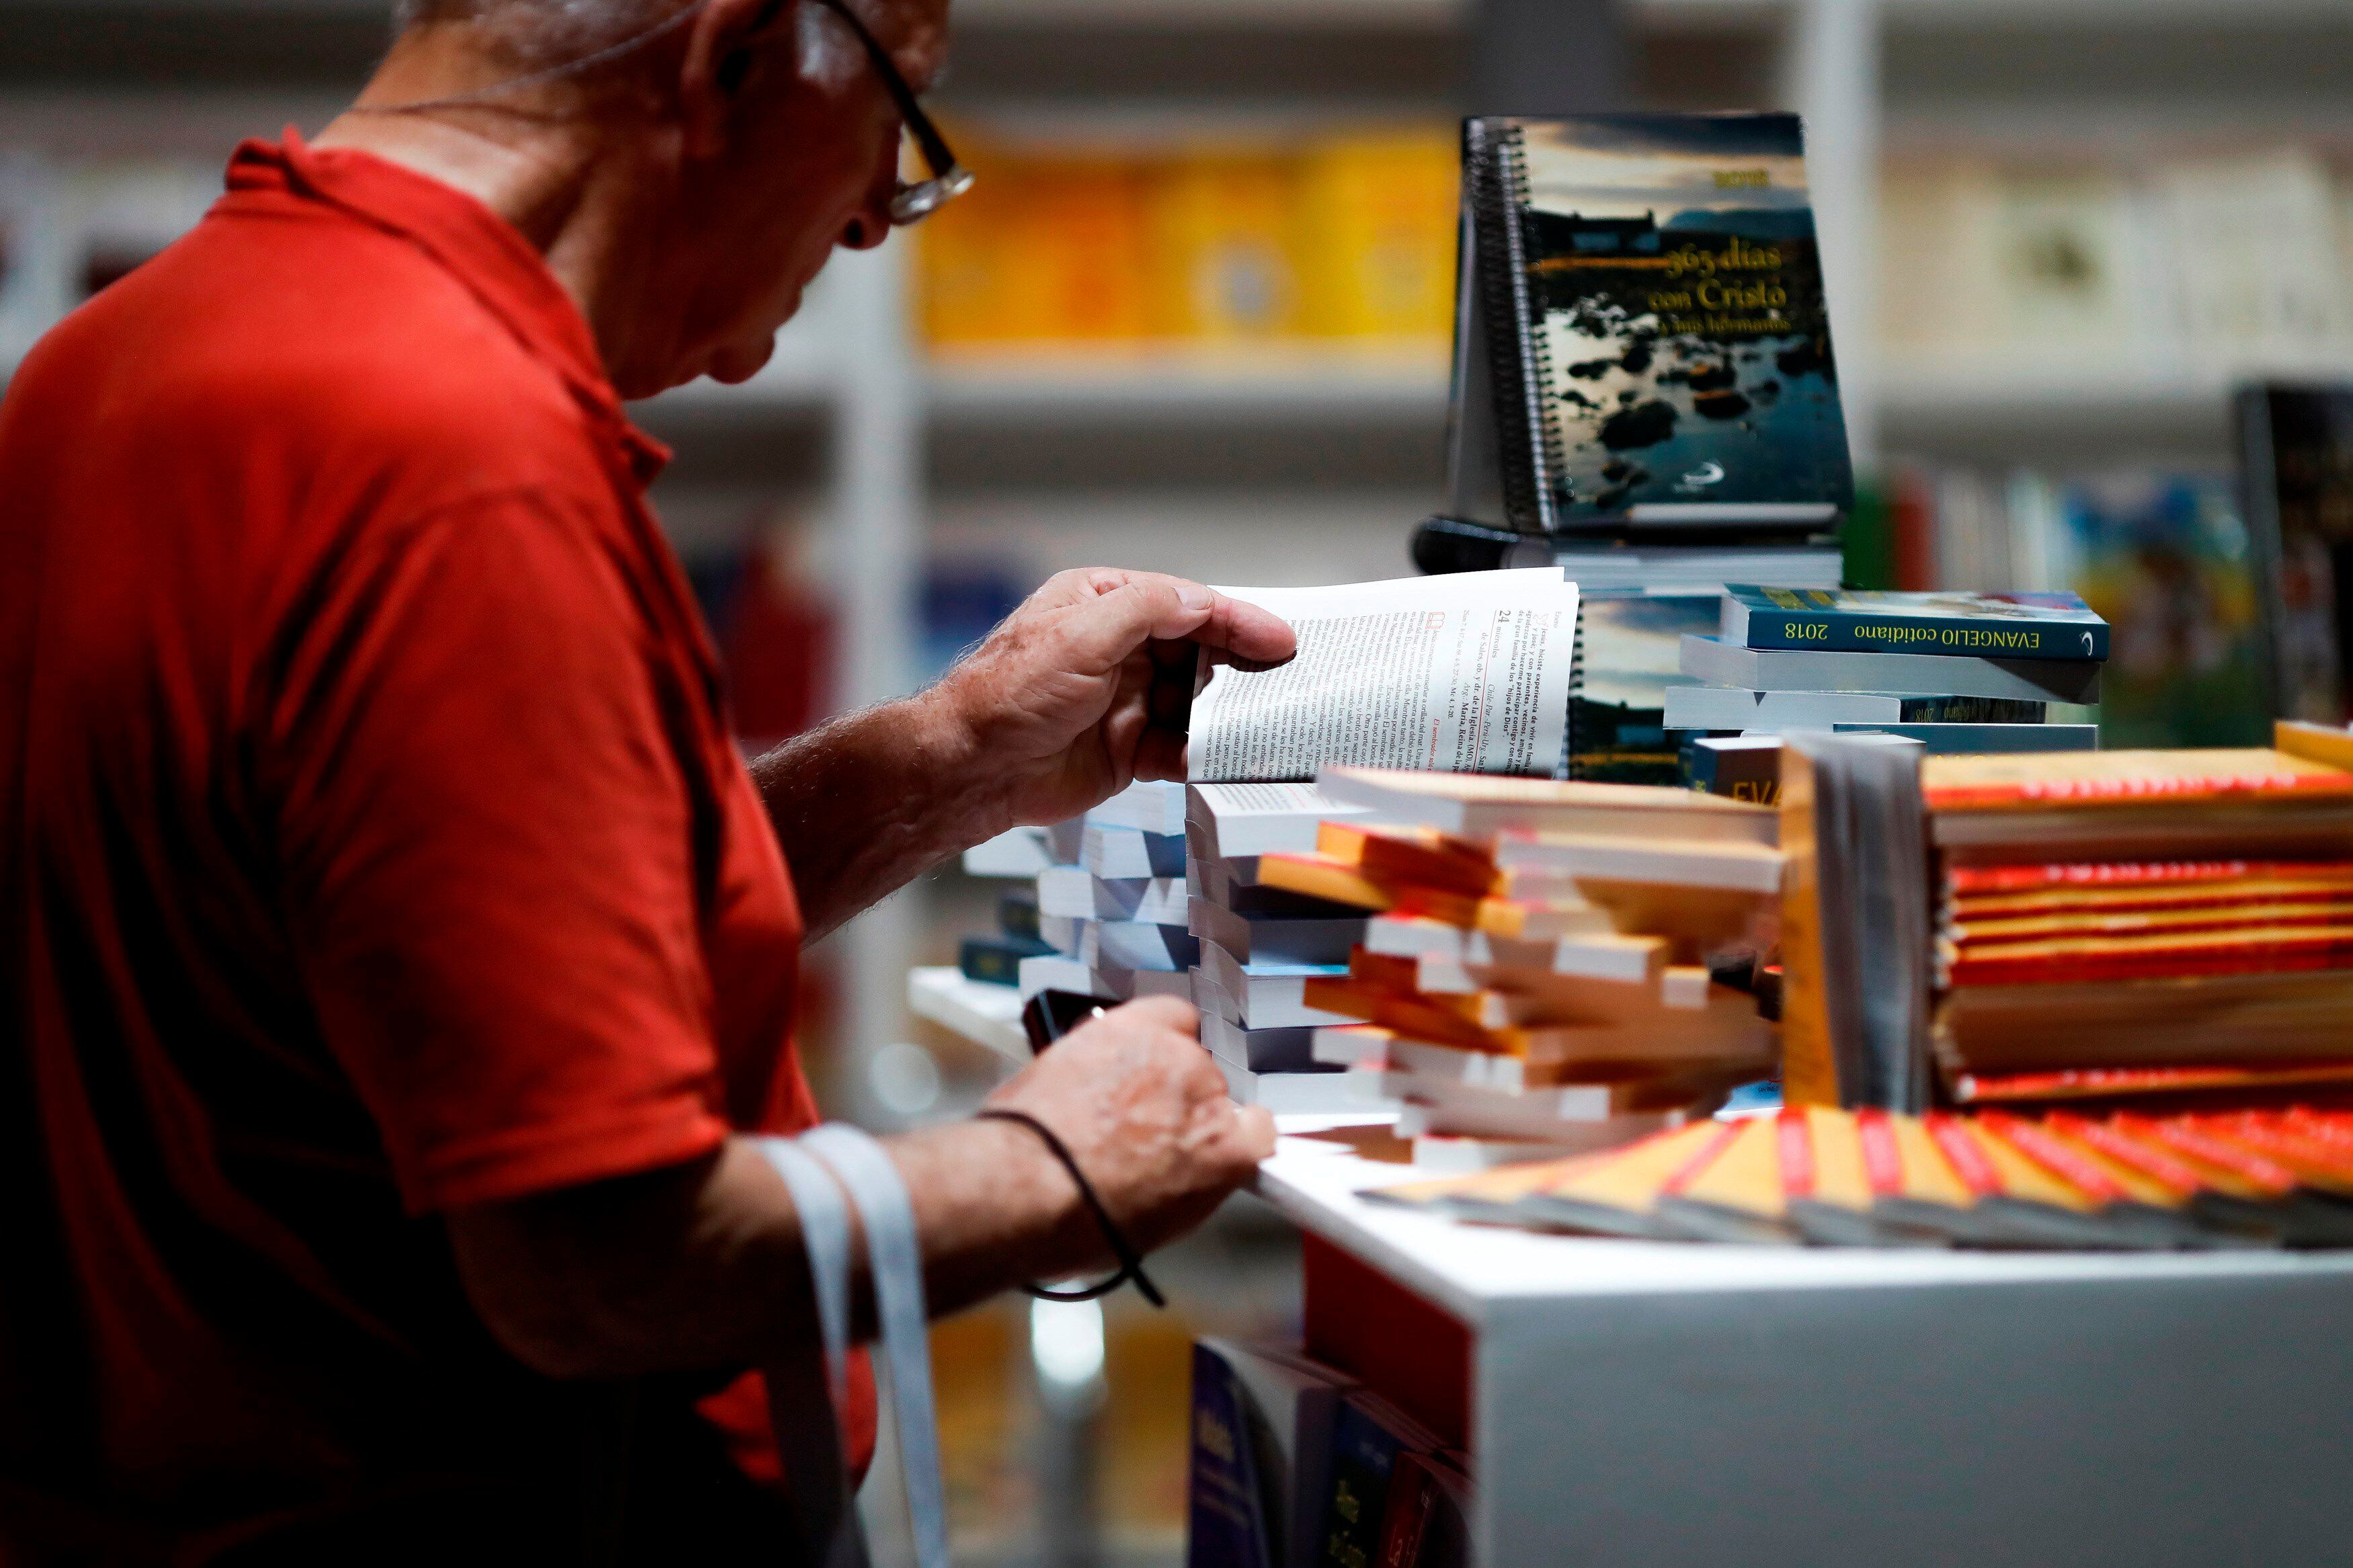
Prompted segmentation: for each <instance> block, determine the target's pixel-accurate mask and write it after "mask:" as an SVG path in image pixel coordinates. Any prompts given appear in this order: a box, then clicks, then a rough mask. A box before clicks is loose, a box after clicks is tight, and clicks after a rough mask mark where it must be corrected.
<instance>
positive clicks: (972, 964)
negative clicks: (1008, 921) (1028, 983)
mask: <svg viewBox="0 0 2353 1568" xmlns="http://www.w3.org/2000/svg"><path fill="white" fill-rule="evenodd" d="M1053 951H1054V950H1053V949H1052V948H1051V947H1049V946H1048V945H1047V944H1046V943H1044V942H1039V941H1038V940H1036V939H1035V938H1032V937H1018V936H968V937H965V939H964V941H963V942H959V943H958V944H957V946H956V967H957V968H958V969H960V970H962V971H963V972H964V977H965V979H966V980H977V981H979V982H980V983H981V984H985V985H1018V984H1021V961H1022V960H1023V959H1025V958H1043V957H1045V956H1046V955H1047V954H1048V953H1050V952H1053Z"/></svg>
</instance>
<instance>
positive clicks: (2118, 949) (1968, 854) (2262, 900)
mask: <svg viewBox="0 0 2353 1568" xmlns="http://www.w3.org/2000/svg"><path fill="white" fill-rule="evenodd" d="M2054 763H2055V759H2042V760H2040V765H2029V763H2028V760H2027V759H2006V760H2000V761H1997V760H1995V759H1962V758H1931V759H1928V760H1927V761H1926V762H1925V763H1923V765H1922V774H1921V801H1922V805H1923V806H1924V808H1925V809H1926V813H1927V817H1928V827H1929V834H1930V837H1931V840H1932V842H1934V843H1935V844H1936V846H1937V847H1939V848H1940V849H1941V850H1942V851H1943V854H1942V857H1941V858H1942V867H1941V870H1940V871H1939V873H1938V875H1937V877H1936V887H1935V890H1934V896H1935V900H1936V923H1935V942H1936V947H1935V970H1934V983H1935V986H1936V1005H1935V1009H1934V1012H1933V1014H1932V1016H1931V1041H1932V1045H1933V1048H1934V1050H1935V1053H1936V1062H1937V1065H1938V1068H1940V1071H1941V1074H1942V1077H1943V1079H1944V1080H1945V1086H1946V1088H1947V1090H1948V1091H1949V1093H1950V1095H1951V1098H1953V1099H1954V1100H1959V1101H1962V1102H1965V1103H1966V1102H1971V1101H1977V1102H2015V1101H2021V1100H2031V1099H2054V1100H2055V1099H2082V1098H2088V1097H2091V1096H2094V1095H2100V1094H2114V1093H2125V1092H2137V1093H2154V1092H2160V1091H2165V1090H2174V1091H2180V1092H2188V1091H2196V1090H2210V1089H2225V1088H2228V1089H2252V1088H2260V1087H2264V1086H2267V1085H2276V1086H2280V1087H2295V1086H2301V1085H2305V1084H2310V1083H2315V1082H2326V1081H2329V1080H2331V1079H2342V1078H2348V1077H2353V773H2348V772H2346V771H2344V770H2343V769H2341V768H2337V767H2334V766H2331V765H2329V764H2328V763H2326V762H2323V761H2320V760H2318V759H2316V758H2314V757H2310V756H2300V755H2296V754H2294V753H2293V752H2280V751H2242V752H2107V753H2104V754H2102V755H2099V756H2097V757H2091V756H2079V757H2076V758H2073V759H2071V760H2070V765H2067V766H2057V765H2054ZM2085 849H2089V850H2091V851H2094V854H2085V853H2084V850H2085ZM2201 849H2202V851H2203V853H2204V855H2205V856H2211V858H2182V851H2184V850H2188V851H2189V852H2190V853H2191V854H2192V855H2198V854H2200V851H2201Z"/></svg>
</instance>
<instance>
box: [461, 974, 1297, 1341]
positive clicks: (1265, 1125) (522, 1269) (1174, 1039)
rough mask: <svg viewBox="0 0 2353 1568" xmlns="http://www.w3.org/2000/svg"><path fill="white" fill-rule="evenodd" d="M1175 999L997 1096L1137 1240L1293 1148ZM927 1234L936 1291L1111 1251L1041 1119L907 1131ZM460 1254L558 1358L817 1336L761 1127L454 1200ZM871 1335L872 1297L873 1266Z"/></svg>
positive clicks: (502, 1313)
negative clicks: (605, 1177)
mask: <svg viewBox="0 0 2353 1568" xmlns="http://www.w3.org/2000/svg"><path fill="white" fill-rule="evenodd" d="M1192 1023H1193V1020H1192V1010H1191V1009H1190V1008H1188V1007H1187V1006H1185V1005H1183V1004H1182V1003H1178V1002H1175V1001H1171V1000H1167V999H1165V998H1163V999H1158V1000H1155V1001H1152V1002H1145V1003H1138V1004H1136V1005H1134V1006H1131V1007H1124V1008H1121V1009H1119V1010H1118V1011H1116V1012H1114V1013H1113V1014H1112V1015H1111V1016H1108V1017H1106V1018H1104V1019H1102V1020H1099V1021H1098V1022H1096V1023H1093V1024H1091V1025H1089V1026H1087V1027H1086V1028H1084V1029H1082V1030H1079V1031H1076V1032H1074V1033H1073V1034H1072V1035H1071V1037H1069V1038H1068V1039H1066V1040H1064V1041H1063V1042H1062V1043H1061V1044H1060V1045H1058V1046H1056V1047H1054V1049H1053V1050H1052V1051H1050V1052H1049V1053H1048V1054H1047V1055H1046V1056H1045V1057H1044V1058H1040V1059H1039V1061H1038V1062H1036V1063H1034V1064H1033V1065H1032V1066H1031V1067H1029V1068H1027V1069H1025V1070H1024V1071H1023V1072H1022V1073H1021V1074H1020V1075H1019V1076H1018V1077H1016V1078H1015V1079H1012V1080H1011V1081H1009V1082H1008V1083H1007V1084H1006V1085H1005V1086H1004V1087H1003V1088H1001V1089H998V1090H997V1093H996V1094H995V1095H994V1096H992V1097H991V1102H992V1103H996V1104H1003V1105H1008V1106H1013V1107H1018V1109H1021V1110H1026V1111H1028V1112H1029V1114H1031V1115H1033V1116H1035V1117H1037V1118H1038V1119H1039V1120H1040V1121H1044V1122H1045V1123H1046V1124H1047V1125H1048V1126H1050V1127H1052V1128H1054V1129H1055V1130H1056V1131H1057V1132H1059V1133H1060V1135H1061V1137H1062V1139H1063V1141H1064V1142H1066V1143H1068V1144H1069V1145H1070V1147H1071V1152H1072V1153H1073V1154H1074V1155H1075V1156H1076V1157H1077V1159H1078V1161H1079V1163H1080V1166H1081V1168H1082V1170H1084V1171H1086V1172H1087V1173H1088V1176H1089V1179H1090V1180H1091V1181H1092V1184H1094V1186H1095V1188H1096V1190H1097V1192H1098V1193H1100V1194H1102V1196H1103V1201H1104V1203H1105V1204H1106V1205H1108V1206H1109V1207H1110V1209H1111V1211H1112V1213H1113V1215H1115V1216H1116V1217H1117V1219H1118V1220H1119V1223H1120V1224H1121V1226H1122V1227H1123V1228H1124V1229H1125V1230H1127V1231H1128V1232H1129V1234H1130V1235H1131V1236H1132V1237H1134V1240H1135V1241H1136V1243H1137V1245H1139V1246H1142V1247H1153V1246H1156V1245H1158V1244H1159V1243H1160V1242H1163V1241H1165V1240H1167V1239H1168V1238H1169V1237H1173V1236H1175V1235H1176V1234H1179V1233H1180V1232H1182V1231H1184V1230H1187V1229H1190V1228H1191V1227H1192V1226H1195V1225H1198V1223H1199V1222H1200V1221H1201V1220H1202V1219H1203V1218H1205V1217H1207V1216H1208V1214H1209V1213H1210V1211H1211V1210H1213V1209H1214V1208H1215V1207H1216V1206H1217V1205H1218V1204H1219V1202H1220V1201H1221V1200H1222V1199H1223V1198H1224V1197H1225V1195H1226V1194H1228V1193H1229V1192H1231V1191H1232V1190H1233V1189H1234V1187H1235V1186H1237V1185H1238V1184H1240V1183H1241V1182H1242V1181H1244V1180H1246V1179H1247V1178H1248V1176H1249V1174H1250V1171H1251V1170H1252V1169H1253V1168H1254V1167H1255V1165H1256V1163H1257V1162H1258V1161H1259V1160H1260V1159H1261V1158H1263V1157H1264V1156H1265V1155H1266V1154H1267V1153H1268V1152H1270V1151H1271V1147H1272V1142H1273V1131H1272V1124H1271V1122H1270V1121H1268V1119H1267V1117H1266V1115H1265V1113H1264V1112H1263V1111H1261V1110H1246V1109H1243V1108H1240V1107H1237V1106H1235V1105H1233V1104H1232V1103H1231V1102H1230V1101H1229V1100H1227V1099H1226V1095H1225V1080H1224V1079H1222V1078H1220V1077H1219V1075H1218V1073H1217V1071H1216V1069H1215V1068H1213V1067H1211V1066H1210V1065H1209V1062H1208V1056H1207V1054H1206V1053H1205V1052H1203V1051H1202V1049H1201V1047H1200V1046H1199V1045H1198V1044H1197V1043H1196V1042H1195V1041H1194V1039H1193V1038H1192ZM885 1147H886V1148H887V1149H888V1150H889V1152H890V1154H891V1158H892V1162H893V1163H895V1164H896V1165H897V1166H898V1168H899V1172H900V1174H901V1175H902V1177H903V1178H904V1180H905V1182H906V1184H907V1190H908V1195H909V1197H910V1198H911V1199H912V1200H913V1205H914V1209H915V1226H916V1234H917V1236H918V1237H920V1238H921V1241H922V1244H923V1260H924V1276H925V1291H926V1297H927V1300H928V1301H929V1303H930V1306H931V1308H932V1310H934V1312H947V1311H953V1310H956V1309H958V1308H960V1307H964V1306H966V1305H969V1304H970V1303H972V1302H974V1301H977V1300H982V1299H983V1298H985V1297H987V1296H991V1295H994V1294H996V1293H997V1291H1000V1290H1003V1289H1007V1288H1008V1287H1009V1286H1012V1285H1015V1284H1018V1283H1020V1282H1022V1281H1024V1280H1029V1279H1053V1278H1060V1277H1063V1276H1066V1275H1069V1274H1071V1273H1073V1272H1076V1271H1079V1270H1082V1269H1087V1268H1094V1267H1098V1266H1100V1265H1101V1264H1103V1262H1104V1261H1105V1254H1104V1249H1103V1241H1102V1237H1101V1235H1100V1233H1099V1232H1098V1231H1097V1230H1096V1228H1095V1226H1094V1222H1093V1220H1092V1217H1090V1216H1089V1215H1087V1213H1086V1211H1085V1209H1084V1208H1083V1206H1082V1205H1081V1203H1080V1201H1079V1198H1078V1192H1077V1188H1076V1187H1075V1186H1074V1185H1073V1184H1071V1179H1070V1177H1069V1175H1068V1174H1067V1173H1064V1171H1063V1170H1062V1167H1061V1166H1060V1163H1057V1162H1056V1161H1055V1160H1054V1159H1053V1157H1052V1156H1051V1155H1050V1154H1049V1153H1048V1152H1046V1150H1045V1148H1044V1146H1043V1145H1042V1144H1041V1143H1040V1142H1039V1141H1038V1139H1037V1137H1036V1135H1035V1134H1033V1133H1031V1132H1030V1131H1029V1130H1028V1129H1026V1128H1022V1127H1018V1126H1012V1125H1009V1124H1008V1123H1005V1122H1002V1121H966V1122H959V1123H955V1124H953V1125H950V1126H945V1127H940V1128H934V1129H932V1130H929V1131H922V1132H916V1133H910V1134H907V1135H905V1136H902V1137H898V1138H893V1139H890V1140H888V1141H887V1142H886V1144H885ZM449 1232H450V1239H451V1243H452V1246H453V1247H454V1248H455V1251H456V1255H457V1260H458V1266H459V1274H460V1276H461V1277H462V1278H463V1279H464V1280H465V1284H466V1289H467V1292H468V1294H469V1295H470V1297H471V1298H472V1300H473V1302H474V1305H475V1308H476V1310H478V1311H480V1313H481V1315H482V1318H483V1321H485V1322H486V1323H488V1324H489V1326H490V1328H491V1331H492V1332H493V1333H494V1334H495V1335H496V1336H497V1337H498V1338H499V1340H500V1342H501V1343H503V1344H505V1345H506V1346H507V1348H508V1349H509V1350H510V1351H512V1352H513V1353H514V1354H515V1355H517V1356H518V1357H520V1358H521V1359H522V1361H524V1362H525V1363H528V1364H529V1365H531V1366H533V1367H534V1368H536V1369H537V1370H539V1371H541V1372H543V1373H548V1374H550V1375H552V1376H558V1377H616V1376H626V1375H631V1374H635V1373H647V1372H657V1371H672V1370H682V1369H695V1368H715V1367H728V1366H760V1365H771V1364H776V1363H778V1362H781V1361H785V1360H787V1359H789V1358H791V1357H793V1356H795V1355H798V1354H805V1353H807V1348H808V1347H809V1346H810V1345H811V1344H812V1343H813V1342H814V1340H815V1335H816V1329H815V1308H814V1304H813V1301H812V1299H811V1293H810V1288H809V1275H808V1264H807V1254H806V1253H805V1251H804V1250H803V1246H802V1241H801V1234H800V1226H799V1221H798V1217H797V1215H796V1214H795V1212H794V1210H793V1205H792V1200H791V1198H790V1196H789V1194H787V1193H786V1188H785V1184H784V1183H783V1182H782V1181H781V1180H780V1179H779V1178H778V1177H777V1176H776V1173H775V1171H774V1170H773V1169H771V1168H770V1166H769V1165H768V1163H767V1162H766V1161H765V1159H763V1158H762V1157H761V1155H760V1153H759V1151H758V1150H757V1149H755V1148H754V1147H753V1145H752V1144H751V1143H750V1142H748V1141H747V1140H744V1139H741V1138H738V1139H735V1140H733V1141H731V1142H729V1143H728V1144H727V1145H725V1146H724V1147H723V1148H722V1149H721V1150H720V1151H718V1152H716V1153H715V1154H714V1155H712V1156H711V1157H710V1158H708V1159H704V1160H701V1161H697V1162H694V1163H691V1164H688V1165H683V1166H676V1167H672V1168H670V1169H668V1170H663V1171H657V1172H653V1173H648V1174H645V1175H641V1176H631V1177H624V1178H620V1179H617V1180H614V1181H608V1182H598V1183H593V1184H588V1185H586V1186H581V1187H575V1188H569V1189H565V1190H563V1191H559V1192H555V1193H551V1194H544V1195H543V1196H537V1197H532V1198H525V1199H521V1200H518V1201H514V1202H510V1203H497V1204H485V1205H479V1206H476V1207H473V1208H469V1209H463V1210H459V1211H458V1212H456V1213H453V1214H452V1215H450V1216H449ZM857 1289H858V1294H857V1311H858V1314H859V1322H860V1335H861V1337H863V1336H864V1335H865V1334H867V1333H868V1332H871V1321H872V1307H871V1293H870V1291H869V1290H868V1289H867V1285H866V1279H865V1274H864V1268H863V1265H862V1263H861V1264H860V1269H859V1275H858V1288H857Z"/></svg>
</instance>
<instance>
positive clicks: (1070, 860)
mask: <svg viewBox="0 0 2353 1568" xmlns="http://www.w3.org/2000/svg"><path fill="white" fill-rule="evenodd" d="M964 866H965V871H966V872H967V873H968V874H971V875H975V876H1018V877H1022V878H1025V879H1029V880H1030V881H1032V882H1033V883H1034V891H1032V890H1030V889H1023V890H1021V891H1020V892H1017V893H1014V894H1009V895H1008V896H1007V897H1005V898H1004V899H1002V900H999V902H998V906H997V917H998V924H999V928H1000V929H999V931H998V932H997V935H995V936H993V937H969V938H966V939H965V942H964V943H963V946H962V950H961V952H960V955H959V956H960V966H961V967H962V968H963V970H964V973H965V976H966V978H968V979H973V980H981V981H987V982H993V983H996V984H1014V985H1018V986H1019V987H1020V991H1021V999H1022V1000H1023V1001H1025V1002H1026V1001H1028V1000H1029V998H1030V997H1032V996H1034V995H1036V994H1038V993H1039V992H1040V991H1067V992H1071V993H1073V994H1077V995H1081V996H1099V997H1102V998H1103V999H1104V1000H1106V1001H1111V1002H1132V1001H1134V1000H1135V999H1136V998H1137V997H1139V996H1182V995H1184V994H1187V989H1188V984H1187V979H1186V972H1187V970H1188V969H1189V968H1190V967H1191V966H1192V963H1193V961H1194V958H1195V955H1196V949H1195V944H1194V942H1193V938H1192V937H1191V935H1190V934H1189V933H1188V932H1187V931H1186V891H1185V786H1184V785H1183V784H1165V783H1140V784H1134V785H1131V786H1130V787H1129V788H1127V789H1126V790H1124V791H1122V792H1121V793H1120V794H1118V795H1113V797H1112V798H1111V799H1109V800H1107V801H1105V802H1104V803H1103V805H1099V806H1097V807H1095V808H1094V809H1093V810H1092V811H1091V812H1089V813H1087V814H1086V816H1083V817H1078V818H1074V819H1072V820H1071V821H1069V822H1063V823H1058V824H1056V825H1054V826H1050V827H1042V828H1018V829H1016V830H1015V831H1014V832H1012V833H1010V834H1008V835H1005V836H1004V837H999V838H994V839H991V840H989V842H988V843H987V844H984V845H981V846H979V847H977V848H975V849H973V850H971V851H969V852H968V853H967V854H966V855H965V862H964Z"/></svg>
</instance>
